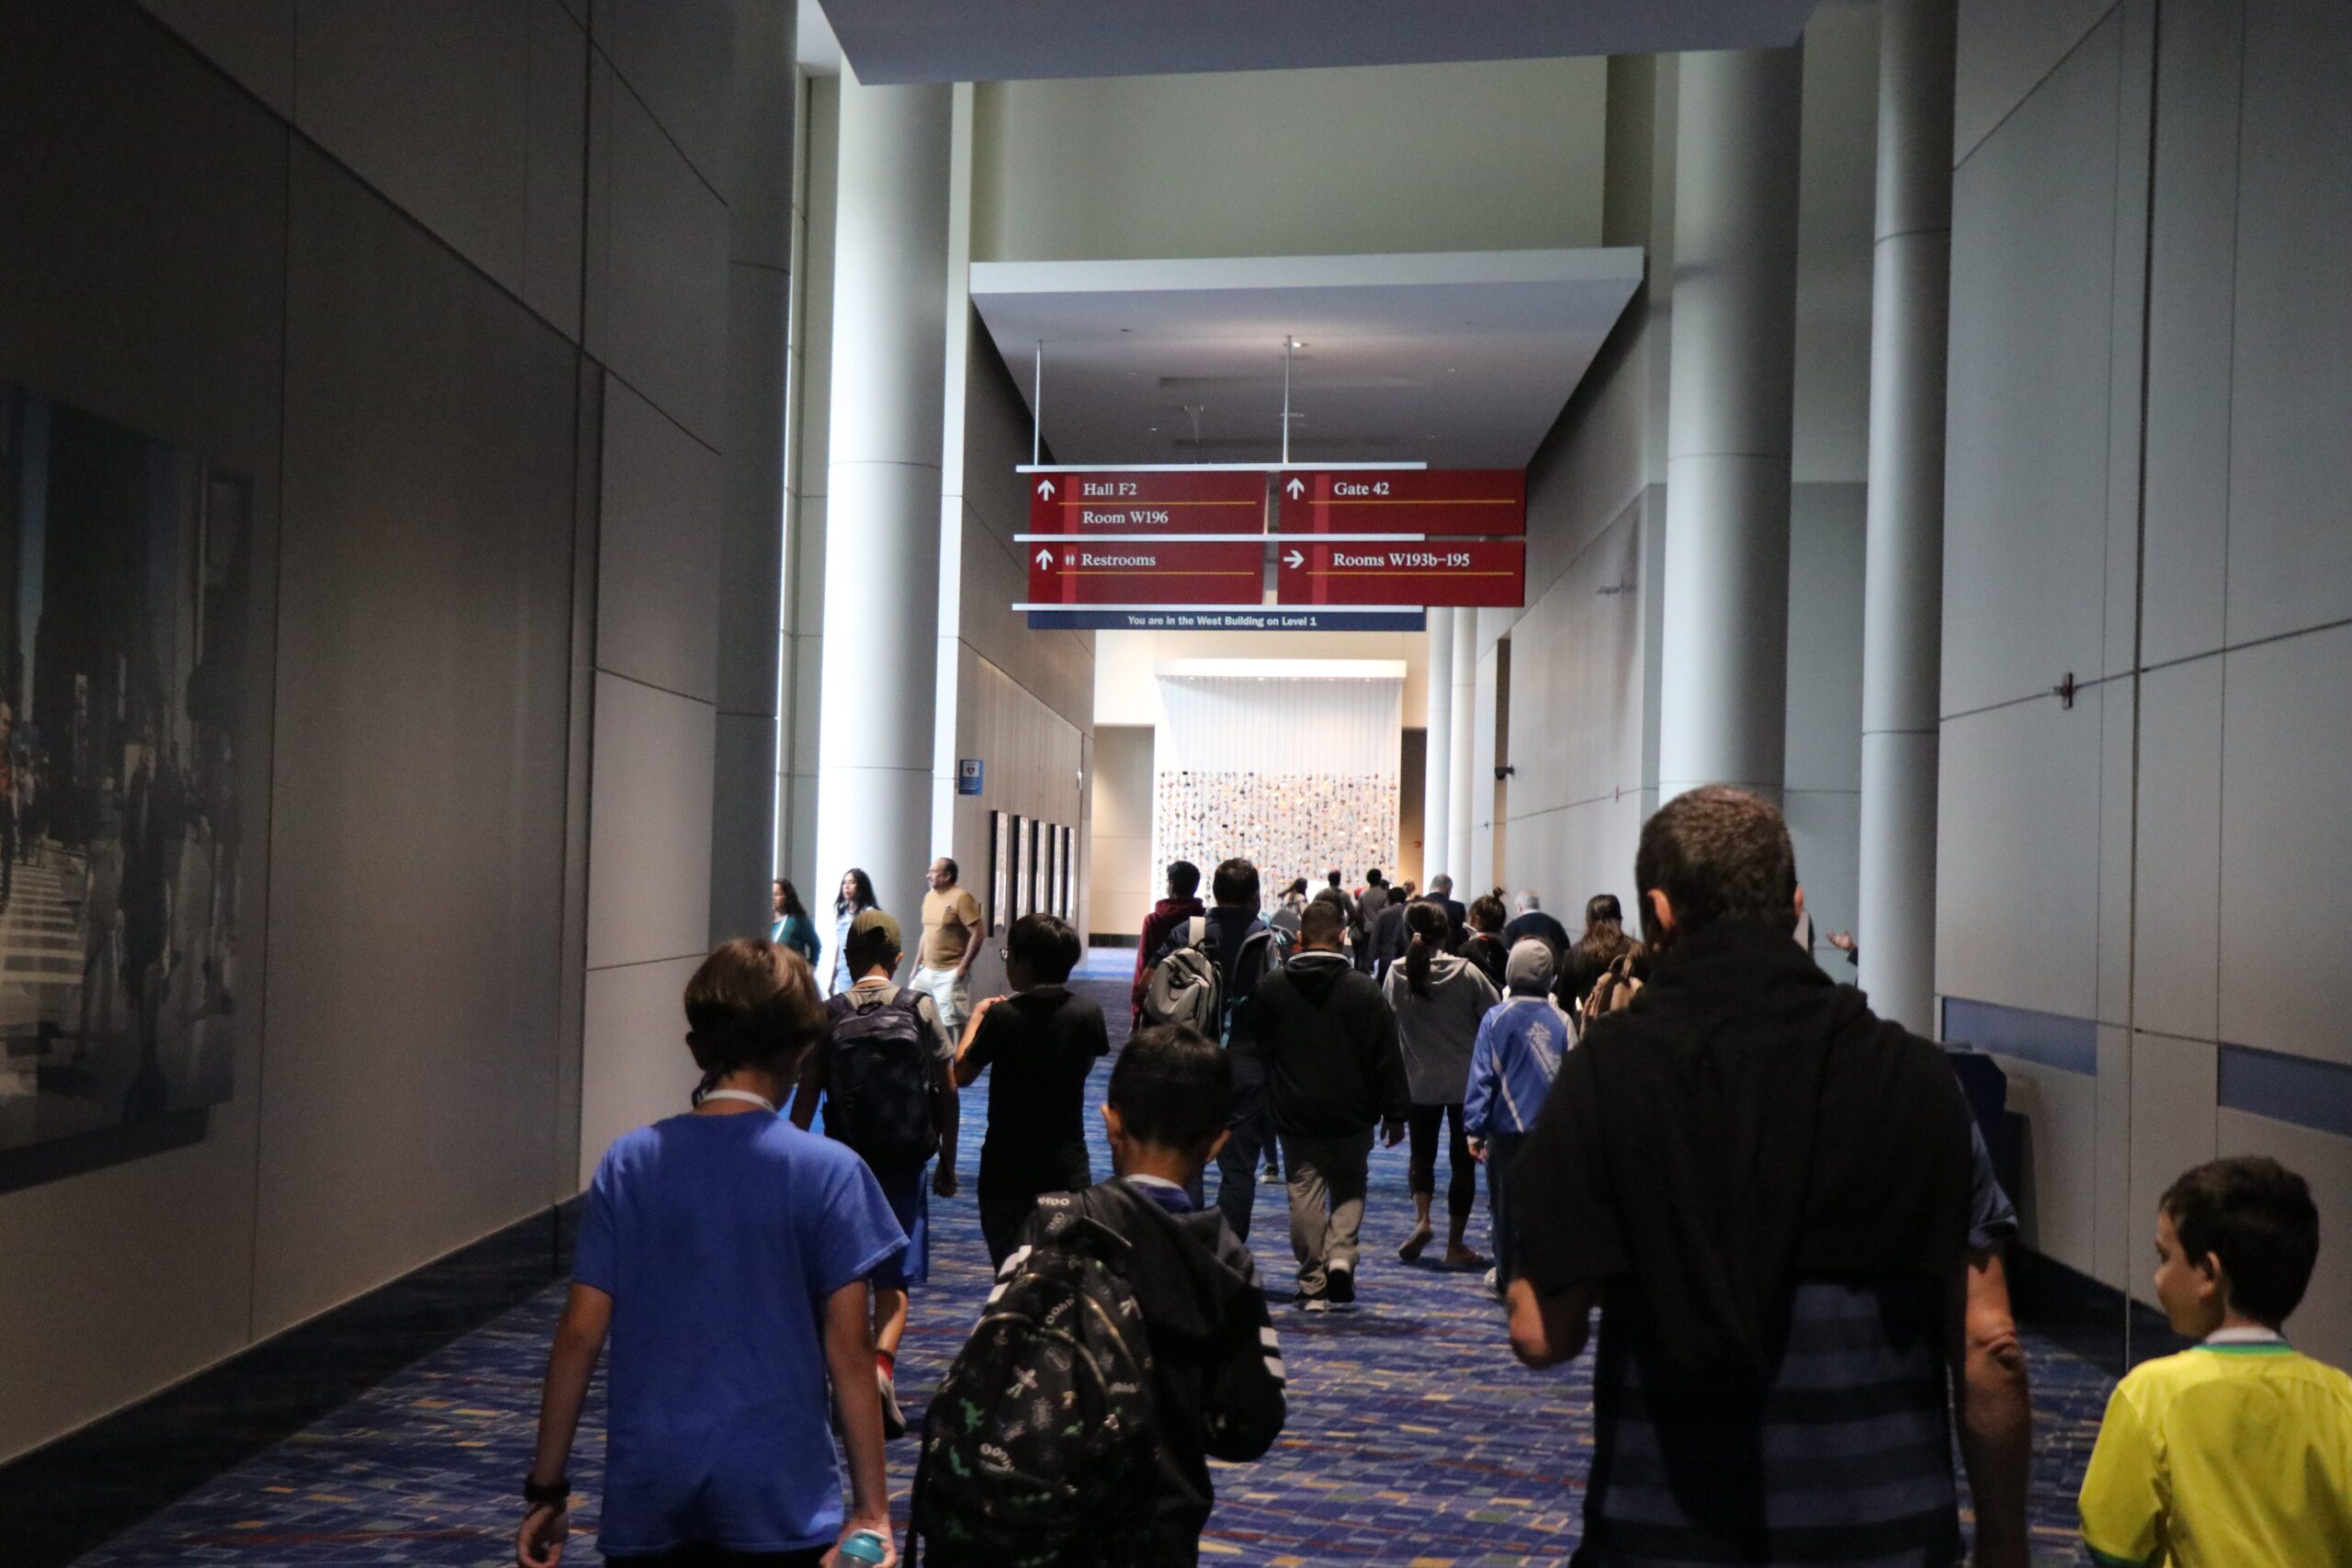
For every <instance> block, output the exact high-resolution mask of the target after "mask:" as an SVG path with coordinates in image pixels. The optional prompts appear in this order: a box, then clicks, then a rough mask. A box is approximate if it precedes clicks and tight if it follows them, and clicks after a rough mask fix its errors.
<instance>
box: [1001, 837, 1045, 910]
mask: <svg viewBox="0 0 2352 1568" xmlns="http://www.w3.org/2000/svg"><path fill="white" fill-rule="evenodd" d="M1036 841H1037V824H1035V822H1032V821H1030V820H1029V819H1028V818H1024V817H1019V816H1016V817H1014V818H1013V819H1012V902H1011V903H1009V904H1007V905H1006V906H1005V923H1006V924H1007V925H1010V924H1011V923H1012V921H1014V920H1017V919H1020V918H1021V917H1022V916H1023V915H1025V914H1027V913H1028V912H1029V856H1030V852H1031V846H1032V845H1034V844H1035V842H1036Z"/></svg>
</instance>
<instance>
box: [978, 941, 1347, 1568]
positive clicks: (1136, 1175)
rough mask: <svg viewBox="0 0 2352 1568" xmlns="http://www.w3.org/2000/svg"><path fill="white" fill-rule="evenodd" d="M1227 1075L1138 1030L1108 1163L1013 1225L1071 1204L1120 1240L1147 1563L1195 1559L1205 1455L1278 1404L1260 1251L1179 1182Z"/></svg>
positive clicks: (1191, 1169)
mask: <svg viewBox="0 0 2352 1568" xmlns="http://www.w3.org/2000/svg"><path fill="white" fill-rule="evenodd" d="M1342 962H1343V963H1344V961H1342ZM1232 1080H1233V1068H1232V1064H1231V1063H1230V1062H1229V1061H1227V1058H1226V1053H1225V1052H1223V1051H1221V1050H1219V1049H1218V1048H1217V1046H1216V1043H1215V1042H1213V1041H1210V1040H1206V1039H1204V1038H1203V1037H1202V1036H1201V1035H1199V1034H1196V1033H1194V1032H1193V1031H1191V1030H1189V1029H1182V1028H1178V1027H1174V1026H1162V1027H1159V1028H1153V1029H1146V1030H1143V1031H1141V1032H1138V1033H1137V1034H1136V1036H1135V1037H1134V1038H1133V1039H1131V1040H1129V1041H1128V1042H1127V1044H1126V1048H1125V1050H1123V1051H1122V1052H1120V1054H1119V1062H1118V1065H1117V1066H1114V1067H1113V1068H1112V1069H1111V1087H1110V1090H1109V1093H1108V1095H1107V1096H1106V1098H1105V1100H1104V1103H1103V1127H1104V1128H1105V1130H1106V1131H1107V1132H1108V1133H1109V1134H1110V1141H1111V1166H1112V1168H1113V1169H1114V1171H1116V1172H1117V1175H1115V1176H1114V1177H1113V1178H1112V1179H1110V1180H1108V1181H1105V1182H1102V1183H1100V1184H1098V1185H1096V1186H1093V1187H1090V1188H1088V1189H1087V1190H1085V1191H1083V1192H1070V1193H1056V1194H1050V1195H1047V1196H1046V1197H1043V1198H1040V1199H1038V1200H1037V1212H1036V1214H1035V1217H1034V1218H1032V1220H1031V1221H1030V1228H1029V1230H1028V1231H1027V1232H1025V1233H1024V1234H1023V1240H1024V1241H1025V1242H1027V1243H1028V1244H1030V1245H1033V1246H1034V1245H1038V1244H1040V1243H1043V1242H1046V1241H1047V1240H1049V1238H1050V1235H1051V1233H1052V1232H1053V1231H1054V1229H1055V1226H1056V1222H1057V1218H1059V1219H1060V1224H1062V1226H1064V1227H1067V1225H1068V1224H1069V1220H1068V1218H1066V1217H1064V1216H1068V1215H1069V1214H1072V1213H1075V1214H1077V1215H1079V1216H1080V1217H1082V1218H1084V1219H1088V1220H1092V1221H1094V1222H1096V1223H1097V1224H1101V1225H1103V1227H1105V1228H1106V1229H1108V1230H1110V1231H1111V1232H1113V1233H1114V1234H1115V1235H1118V1236H1119V1238H1120V1239H1121V1240H1123V1241H1125V1243H1126V1244H1127V1251H1126V1253H1125V1259H1124V1264H1123V1266H1124V1268H1125V1270H1126V1275H1127V1282H1128V1284H1129V1286H1130V1287H1132V1288H1133V1290H1134V1292H1135V1296H1136V1303H1137V1304H1138V1305H1139V1306H1140V1307H1141V1308H1142V1309H1143V1318H1144V1332H1145V1336H1146V1337H1147V1338H1148V1341H1149V1344H1150V1348H1151V1395H1152V1415H1153V1418H1154V1421H1155V1423H1156V1425H1157V1427H1158V1430H1159V1489H1158V1491H1159V1495H1158V1497H1157V1499H1156V1504H1155V1507H1154V1510H1153V1517H1152V1519H1151V1525H1150V1529H1151V1551H1150V1559H1149V1560H1150V1562H1151V1568H1193V1565H1194V1564H1195V1563H1197V1562H1199V1561H1200V1548H1201V1530H1202V1528H1203V1527H1204V1526H1205V1525H1206V1524H1207V1523H1208V1519H1209V1511H1210V1509H1211V1508H1212V1507H1213V1506H1215V1504H1216V1488H1215V1486H1214V1485H1213V1484H1212V1483H1211V1482H1210V1480H1209V1467H1208V1461H1209V1460H1211V1459H1219V1460H1225V1461H1228V1462H1241V1461H1249V1460H1254V1459H1257V1458H1258V1457H1260V1456H1261V1455H1262V1454H1263V1453H1264V1452H1265V1451H1266V1450H1268V1449H1270V1448H1272V1447H1273V1445H1274V1439H1275V1438H1277V1437H1280V1436H1281V1435H1282V1429H1283V1420H1284V1419H1285V1417H1286V1416H1287V1415H1288V1411H1287V1409H1286V1408H1285V1406H1284V1404H1283V1356H1282V1347H1281V1345H1280V1343H1279V1342H1278V1341H1277V1340H1276V1338H1275V1336H1274V1329H1273V1324H1272V1319H1271V1318H1270V1317H1268V1315H1267V1314H1266V1298H1265V1294H1264V1292H1261V1290H1260V1289H1259V1288H1258V1269H1257V1265H1256V1264H1255V1263H1254V1262H1253V1261H1252V1260H1251V1258H1250V1249H1249V1248H1248V1247H1245V1246H1243V1245H1242V1244H1241V1242H1240V1241H1238V1239H1236V1238H1235V1236H1234V1234H1233V1229H1232V1227H1231V1226H1230V1225H1228V1224H1226V1222H1225V1216H1224V1215H1223V1214H1222V1213H1219V1212H1218V1211H1217V1210H1216V1209H1215V1208H1208V1209H1201V1208H1198V1207H1196V1206H1195V1205H1194V1204H1193V1201H1192V1199H1191V1198H1190V1197H1189V1196H1188V1195H1187V1194H1186V1188H1188V1187H1189V1186H1191V1185H1192V1184H1193V1183H1194V1182H1196V1181H1198V1180H1199V1179H1200V1173H1201V1168H1202V1167H1204V1166H1205V1165H1206V1164H1207V1163H1208V1162H1209V1160H1210V1159H1211V1158H1213V1157H1214V1156H1216V1152H1217V1150H1218V1149H1219V1148H1221V1147H1222V1146H1223V1145H1224V1144H1225V1141H1226V1137H1227V1132H1226V1124H1225V1107H1226V1103H1227V1100H1228V1099H1229V1098H1230V1096H1231V1090H1232ZM1072 1568H1078V1565H1076V1564H1073V1565H1072Z"/></svg>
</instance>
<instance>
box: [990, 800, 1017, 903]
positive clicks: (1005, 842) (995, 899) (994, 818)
mask: <svg viewBox="0 0 2352 1568" xmlns="http://www.w3.org/2000/svg"><path fill="white" fill-rule="evenodd" d="M1010 897H1012V818H1010V817H1008V816H1006V815H1005V814H1004V813H1003V812H1001V811H991V812H989V908H988V925H989V930H991V931H1003V930H1004V929H1005V928H1006V927H1008V926H1010V925H1011V924H1012V917H1011V916H1010V915H1009V914H1007V913H1006V909H1007V900H1008V899H1009V898H1010Z"/></svg>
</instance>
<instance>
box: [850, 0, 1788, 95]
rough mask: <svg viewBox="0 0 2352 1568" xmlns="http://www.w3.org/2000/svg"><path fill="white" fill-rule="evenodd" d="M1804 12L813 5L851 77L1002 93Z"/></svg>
mask: <svg viewBox="0 0 2352 1568" xmlns="http://www.w3.org/2000/svg"><path fill="white" fill-rule="evenodd" d="M1813 6H1814V0H824V9H825V12H826V15H827V16H828V17H830V19H831V23H832V28H833V30H834V32H836V33H837V34H838V35H839V37H840V39H841V48H842V51H844V52H845V53H846V54H847V55H848V57H849V62H850V63H851V64H852V65H854V67H856V70H857V75H858V79H859V80H860V81H862V82H865V83H868V84H873V85H881V84H888V83H903V82H1003V81H1013V80H1018V79H1021V78H1024V77H1036V76H1141V75H1159V74H1163V73H1177V72H1189V71H1265V70H1291V69H1297V68H1300V67H1306V66H1325V65H1397V64H1410V63H1417V62H1435V61H1447V60H1529V59H1538V58H1545V57H1551V56H1556V55H1575V54H1658V53H1667V52H1671V51H1679V50H1687V49H1743V48H1753V47H1760V46H1770V45H1779V44H1786V43H1792V42H1794V41H1795V40H1796V39H1797V36H1798V35H1799V34H1800V33H1802V32H1803V31H1804V22H1805V17H1806V16H1807V15H1808V14H1809V13H1810V12H1811V11H1812V10H1813Z"/></svg>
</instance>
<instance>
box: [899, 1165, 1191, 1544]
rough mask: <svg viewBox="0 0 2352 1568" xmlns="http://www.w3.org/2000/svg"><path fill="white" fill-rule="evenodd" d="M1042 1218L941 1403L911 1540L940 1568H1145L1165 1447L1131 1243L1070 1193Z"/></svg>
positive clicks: (920, 1479)
mask: <svg viewBox="0 0 2352 1568" xmlns="http://www.w3.org/2000/svg"><path fill="white" fill-rule="evenodd" d="M1037 1206H1038V1218H1039V1220H1040V1221H1041V1222H1042V1224H1041V1226H1040V1231H1039V1233H1036V1234H1040V1235H1042V1237H1043V1239H1040V1240H1038V1241H1037V1242H1035V1244H1034V1245H1032V1246H1029V1247H1022V1248H1020V1249H1019V1250H1017V1251H1016V1252H1014V1253H1013V1255H1012V1257H1011V1258H1007V1259H1006V1260H1005V1266H1004V1270H1003V1273H1002V1275H1001V1283H999V1284H998V1286H997V1287H996V1290H995V1292H993V1293H992V1294H991V1295H990V1296H989V1303H988V1306H987V1308H986V1309H985V1310H984V1311H983V1312H982V1313H981V1315H980V1321H979V1324H978V1326H977V1327H976V1328H974V1329H973V1330H972V1337H971V1338H970V1339H969V1340H968V1341H967V1342H966V1344H965V1346H964V1348H963V1351H962V1353H961V1354H959V1355H958V1356H957V1357H956V1363H955V1365H954V1366H952V1367H950V1368H948V1370H947V1377H946V1380H945V1381H944V1382H942V1383H941V1384H940V1385H939V1392H938V1393H936V1394H934V1395H933V1396H932V1401H931V1408H930V1411H929V1413H928V1414H927V1415H926V1416H924V1418H923V1432H922V1459H921V1461H919V1463H918V1465H917V1467H916V1470H915V1484H914V1499H913V1512H912V1518H911V1521H910V1522H911V1525H912V1533H913V1534H914V1536H915V1537H916V1538H917V1539H919V1540H921V1541H922V1549H923V1555H922V1561H923V1562H926V1563H931V1564H934V1565H936V1568H967V1565H973V1564H986V1565H988V1568H1097V1565H1101V1568H1139V1565H1140V1564H1143V1563H1145V1562H1148V1559H1149V1553H1150V1546H1151V1539H1152V1532H1151V1521H1152V1517H1153V1507H1154V1500H1155V1497H1156V1495H1157V1487H1158V1473H1157V1455H1158V1452H1159V1432H1158V1424H1157V1422H1156V1421H1155V1419H1154V1416H1153V1410H1152V1393H1151V1347H1150V1341H1149V1339H1148V1337H1147V1335H1146V1332H1145V1328H1144V1320H1143V1309H1142V1307H1141V1306H1140V1305H1139V1304H1138V1303H1137V1302H1136V1295H1135V1292H1134V1290H1133V1288H1132V1287H1131V1286H1130V1285H1129V1283H1128V1281H1127V1277H1126V1273H1125V1256H1126V1252H1127V1243H1126V1241H1125V1239H1124V1238H1123V1237H1121V1236H1120V1235H1118V1234H1117V1233H1115V1232H1114V1231H1112V1230H1111V1229H1110V1228H1109V1227H1108V1226H1106V1225H1103V1224H1102V1223H1101V1222H1099V1221H1096V1220H1093V1219H1090V1218H1088V1217H1087V1216H1086V1215H1085V1213H1083V1212H1082V1210H1081V1209H1080V1207H1079V1199H1078V1198H1077V1197H1076V1196H1074V1195H1072V1194H1069V1193H1057V1194H1052V1195H1049V1196H1046V1197H1044V1198H1041V1199H1039V1200H1038V1205H1037Z"/></svg>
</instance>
